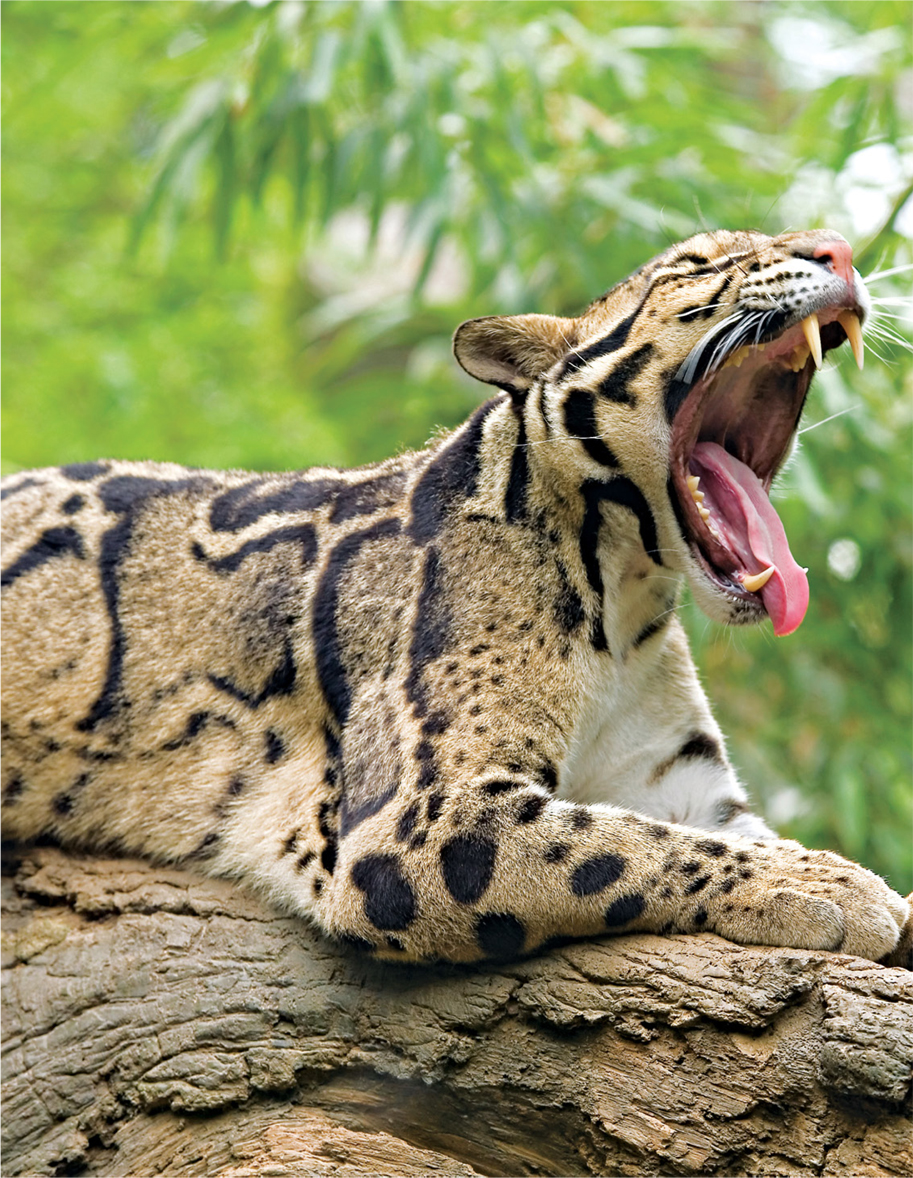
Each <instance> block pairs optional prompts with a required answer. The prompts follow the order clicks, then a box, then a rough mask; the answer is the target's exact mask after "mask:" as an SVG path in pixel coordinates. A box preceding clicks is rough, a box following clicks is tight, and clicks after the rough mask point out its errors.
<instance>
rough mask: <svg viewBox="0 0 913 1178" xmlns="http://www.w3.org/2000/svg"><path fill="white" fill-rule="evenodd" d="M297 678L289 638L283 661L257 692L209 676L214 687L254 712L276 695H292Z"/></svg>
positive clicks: (215, 676) (220, 678)
mask: <svg viewBox="0 0 913 1178" xmlns="http://www.w3.org/2000/svg"><path fill="white" fill-rule="evenodd" d="M297 677H298V668H297V667H296V666H295V655H294V652H293V649H292V643H291V639H289V638H286V640H285V644H284V648H283V652H282V661H281V662H280V663H278V664H277V666H276V668H275V670H273V671H272V672H271V673H270V676H269V678H268V679H267V680H266V682H265V683H264V684H263V686H262V688H261V689H260V690H259V691H257V692H252V691H245V690H244V688H243V687H238V686H237V684H235V683H232V681H231V680H230V679H226V678H223V677H222V676H221V675H208V676H207V678H208V679H209V682H210V683H211V684H212V685H213V687H216V688H218V690H219V691H224V692H225V694H226V695H230V696H231V697H232V699H236V700H238V701H239V702H240V703H242V704H244V705H245V706H246V707H248V708H251V709H252V710H256V709H257V708H259V707H260V706H261V705H262V704H264V703H265V702H266V701H267V700H268V699H271V698H272V697H273V696H274V695H291V693H292V691H293V689H294V686H295V680H296V679H297Z"/></svg>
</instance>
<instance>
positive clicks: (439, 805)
mask: <svg viewBox="0 0 913 1178" xmlns="http://www.w3.org/2000/svg"><path fill="white" fill-rule="evenodd" d="M443 807H444V795H443V794H441V793H434V794H431V796H430V797H429V798H428V821H429V822H436V821H437V820H438V818H440V816H441V810H442V809H443Z"/></svg>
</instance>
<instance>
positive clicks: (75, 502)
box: [60, 495, 86, 515]
mask: <svg viewBox="0 0 913 1178" xmlns="http://www.w3.org/2000/svg"><path fill="white" fill-rule="evenodd" d="M85 505H86V501H85V499H84V498H83V496H82V495H71V496H70V498H69V499H67V500H66V501H65V502H63V503H61V505H60V510H61V511H62V512H63V513H64V515H75V514H76V513H77V511H82V509H83V508H84V507H85Z"/></svg>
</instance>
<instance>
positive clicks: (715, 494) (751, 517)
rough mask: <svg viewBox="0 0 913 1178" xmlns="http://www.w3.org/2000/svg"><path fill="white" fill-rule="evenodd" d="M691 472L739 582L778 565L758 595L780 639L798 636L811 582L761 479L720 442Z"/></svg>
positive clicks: (702, 452)
mask: <svg viewBox="0 0 913 1178" xmlns="http://www.w3.org/2000/svg"><path fill="white" fill-rule="evenodd" d="M690 468H691V473H692V474H696V475H700V479H701V486H700V489H701V490H702V491H703V492H704V495H705V499H704V506H705V507H707V508H709V510H710V521H709V522H710V523H712V524H713V525H714V527H715V528H716V529H717V531H718V532H719V533H720V536H721V537H722V538H723V543H724V544H725V545H726V547H727V548H728V549H729V550H730V552H731V553H732V554H733V556H735V557H736V558H737V559H738V561H739V564H740V565H741V569H740V570H736V574H735V576H736V579H738V575H737V574H738V572H739V571H741V572H744V573H745V574H755V573H760V572H763V571H764V570H765V569H767V568H770V566H771V565H773V566H774V572H773V573H772V574H771V577H770V580H769V581H768V582H767V584H766V585H764V586H763V587H762V588H761V589H760V590H758V592H759V593H760V595H761V600H762V601H763V602H764V608H765V609H766V610H767V612H768V614H769V615H770V620H771V621H772V622H773V625H774V634H776V635H777V637H782V636H783V635H784V634H792V632H793V630H796V629H798V628H799V626H800V625H801V623H802V619H803V618H804V617H805V611H806V610H807V609H808V578H807V577H806V575H805V570H804V569H802V568H800V567H799V565H797V564H796V562H795V561H794V560H793V554H792V553H791V552H790V550H789V541H788V540H787V539H786V532H785V531H784V530H783V524H782V523H781V522H780V517H779V516H778V515H777V513H776V511H775V510H774V507H773V504H772V503H771V501H770V499H769V498H768V497H767V492H766V491H765V490H764V488H763V486H762V485H761V480H760V479H759V478H758V476H757V475H756V474H755V472H754V471H753V470H752V469H751V467H750V466H746V465H745V463H744V462H740V461H739V460H738V458H733V456H732V455H731V454H730V453H729V452H728V451H726V450H724V449H723V447H722V446H718V445H717V444H716V443H715V442H699V443H698V444H697V445H696V446H695V447H694V453H693V454H692V455H691V463H690Z"/></svg>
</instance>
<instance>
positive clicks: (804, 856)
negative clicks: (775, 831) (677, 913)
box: [706, 840, 913, 961]
mask: <svg viewBox="0 0 913 1178" xmlns="http://www.w3.org/2000/svg"><path fill="white" fill-rule="evenodd" d="M743 856H744V861H743V864H742V870H741V871H740V873H739V877H738V878H739V886H738V887H735V888H732V889H731V890H730V891H729V892H728V893H724V892H723V888H721V889H720V891H719V892H717V894H716V895H714V896H713V899H712V900H710V902H709V903H707V904H706V907H707V914H708V922H707V927H713V928H714V930H715V931H716V932H718V933H719V934H720V935H721V936H724V937H727V938H728V939H729V940H732V941H739V942H741V943H742V944H760V945H783V946H788V947H790V948H793V949H833V950H838V951H839V952H841V953H850V954H853V955H855V956H857V957H866V958H868V959H869V960H870V961H879V960H881V959H882V958H885V957H886V956H888V955H892V958H893V955H894V954H896V952H897V951H898V948H899V946H900V944H901V940H902V936H901V935H902V933H903V932H904V930H905V929H906V930H909V929H910V926H911V924H913V914H911V905H910V902H909V901H907V900H905V899H903V897H902V896H899V895H897V893H896V892H894V891H892V890H891V889H890V888H889V887H888V885H887V884H886V883H885V882H884V880H883V879H881V878H880V877H879V876H877V875H874V874H873V873H872V872H871V871H867V870H866V869H865V868H864V867H860V866H859V865H858V864H856V863H851V862H849V861H848V860H846V859H842V858H841V857H840V856H839V855H834V854H832V853H831V852H829V851H808V850H806V849H805V848H804V847H802V846H800V845H799V844H798V843H794V842H790V841H785V840H782V841H778V842H774V843H769V844H767V845H765V846H758V845H757V844H750V849H749V847H746V848H745V850H744V851H743V852H742V853H741V855H739V856H737V858H742V857H743ZM723 886H724V887H725V885H723ZM721 893H723V894H721ZM709 899H710V898H709V897H708V900H709ZM906 935H910V934H909V933H907V934H906Z"/></svg>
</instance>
